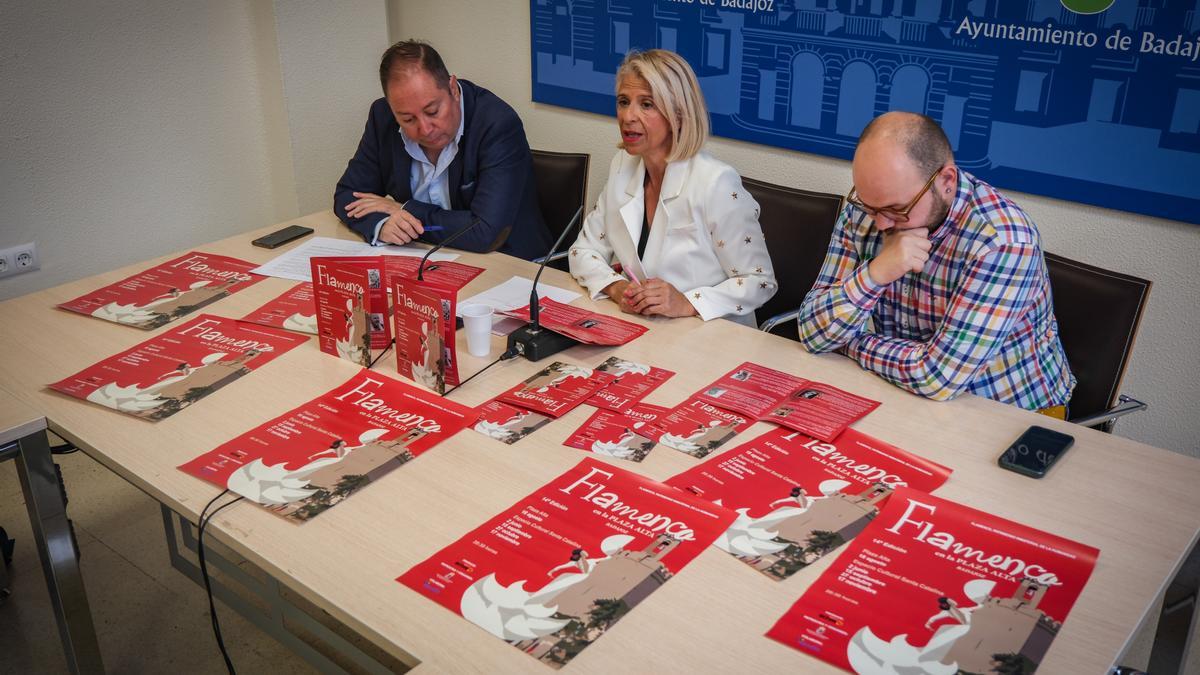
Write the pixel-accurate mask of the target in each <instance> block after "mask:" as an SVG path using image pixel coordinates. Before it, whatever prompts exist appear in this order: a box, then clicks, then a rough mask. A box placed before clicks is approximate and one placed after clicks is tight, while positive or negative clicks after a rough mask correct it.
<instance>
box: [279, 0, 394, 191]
mask: <svg viewBox="0 0 1200 675" xmlns="http://www.w3.org/2000/svg"><path fill="white" fill-rule="evenodd" d="M274 7H275V23H276V28H277V31H276V33H277V39H278V42H279V62H280V64H281V66H282V70H283V92H284V96H285V99H286V102H287V119H288V136H289V138H290V139H291V147H292V171H293V175H294V177H295V184H296V197H297V200H298V204H299V209H300V210H299V212H300V213H302V214H303V213H312V212H314V211H321V210H324V209H328V208H331V205H332V204H333V188H334V185H335V184H336V183H337V180H338V178H340V177H341V175H342V172H343V171H345V170H346V162H347V161H349V160H350V157H352V156H353V155H354V150H355V149H356V148H357V147H358V141H359V139H360V138H362V132H363V126H364V125H365V124H366V122H367V110H368V108H369V106H370V104H371V101H373V100H375V99H377V98H379V97H380V96H381V95H382V90H381V89H380V87H379V57H380V55H381V54H382V53H383V50H384V49H386V48H387V46H388V44H390V43H389V42H388V41H387V21H386V17H385V14H384V6H383V3H381V2H379V0H353V1H349V0H345V1H342V2H338V3H336V4H330V3H329V2H324V1H322V0H275V2H274Z"/></svg>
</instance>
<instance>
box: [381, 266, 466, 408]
mask: <svg viewBox="0 0 1200 675" xmlns="http://www.w3.org/2000/svg"><path fill="white" fill-rule="evenodd" d="M394 284H395V285H394V286H393V290H392V295H393V297H395V299H396V305H395V309H394V310H393V313H392V316H393V318H394V319H395V321H396V370H397V372H399V373H400V374H401V375H403V376H405V377H407V378H409V379H411V380H412V381H413V382H416V383H417V384H420V385H423V386H425V387H428V388H430V389H432V390H433V391H436V392H437V393H439V394H445V393H446V387H447V386H448V385H449V386H454V385H457V384H458V383H459V381H460V380H459V377H458V346H457V341H456V339H455V333H456V328H455V322H454V312H455V304H456V301H457V299H458V298H457V293H456V292H455V291H451V290H447V289H442V288H439V287H437V286H430V285H426V284H422V283H421V282H419V281H410V280H407V279H396V280H395V282H394Z"/></svg>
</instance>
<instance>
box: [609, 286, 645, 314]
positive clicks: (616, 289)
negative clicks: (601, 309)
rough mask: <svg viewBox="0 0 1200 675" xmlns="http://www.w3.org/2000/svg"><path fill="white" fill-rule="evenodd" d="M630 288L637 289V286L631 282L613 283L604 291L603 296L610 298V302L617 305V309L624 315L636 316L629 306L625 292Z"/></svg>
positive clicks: (631, 306)
mask: <svg viewBox="0 0 1200 675" xmlns="http://www.w3.org/2000/svg"><path fill="white" fill-rule="evenodd" d="M631 288H638V285H637V284H635V283H633V282H632V281H614V282H612V283H611V284H609V285H608V286H606V287H605V289H604V294H605V295H607V296H608V297H610V298H612V301H613V302H615V303H617V307H620V308H621V311H622V312H625V313H626V314H637V313H638V312H637V311H636V310H634V309H633V305H631V304H629V299H628V297H627V295H628V293H627V291H628V290H629V289H631Z"/></svg>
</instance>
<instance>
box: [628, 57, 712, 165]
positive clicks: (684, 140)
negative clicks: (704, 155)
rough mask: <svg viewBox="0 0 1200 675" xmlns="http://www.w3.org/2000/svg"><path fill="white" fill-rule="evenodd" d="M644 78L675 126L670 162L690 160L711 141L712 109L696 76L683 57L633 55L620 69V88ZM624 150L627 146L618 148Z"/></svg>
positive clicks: (658, 105) (654, 98) (671, 123)
mask: <svg viewBox="0 0 1200 675" xmlns="http://www.w3.org/2000/svg"><path fill="white" fill-rule="evenodd" d="M630 76H633V77H640V78H641V79H642V80H644V81H645V82H646V85H647V86H649V87H650V97H651V98H652V99H653V100H654V106H655V107H656V108H658V110H659V112H661V113H662V115H663V117H665V118H666V119H667V123H668V124H670V125H671V152H670V153H668V154H667V161H668V162H674V161H676V160H680V159H690V158H691V157H693V156H694V155H695V154H696V153H698V152H700V149H701V148H703V147H704V143H705V142H706V141H707V140H708V107H707V106H705V105H704V94H702V93H701V92H700V83H699V81H697V80H696V73H694V72H692V67H691V66H689V65H688V62H687V61H685V60H683V57H682V56H680V55H678V54H676V53H675V52H670V51H667V50H665V49H648V50H646V51H644V52H640V51H631V52H629V53H628V54H626V55H625V60H624V61H622V62H621V67H620V68H618V69H617V80H616V84H617V88H618V89H619V88H620V87H621V79H622V78H625V77H630ZM617 147H619V148H624V147H625V144H624V143H622V144H620V145H618V146H617Z"/></svg>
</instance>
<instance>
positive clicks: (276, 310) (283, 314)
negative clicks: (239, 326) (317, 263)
mask: <svg viewBox="0 0 1200 675" xmlns="http://www.w3.org/2000/svg"><path fill="white" fill-rule="evenodd" d="M242 321H250V322H252V323H257V324H261V325H263V326H271V327H273V328H282V329H284V330H290V331H295V332H297V333H307V334H309V335H316V334H317V309H316V302H315V301H314V300H313V285H312V283H311V282H308V281H304V282H301V283H298V284H296V285H295V286H292V287H291V288H289V289H288V290H286V291H284V292H283V293H281V294H280V295H279V296H278V297H276V298H274V299H272V300H269V301H268V302H267V303H266V304H265V305H263V306H262V307H259V308H258V309H256V310H254V311H253V312H250V313H249V314H247V315H246V316H243V317H242Z"/></svg>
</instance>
